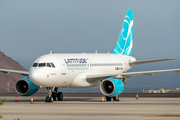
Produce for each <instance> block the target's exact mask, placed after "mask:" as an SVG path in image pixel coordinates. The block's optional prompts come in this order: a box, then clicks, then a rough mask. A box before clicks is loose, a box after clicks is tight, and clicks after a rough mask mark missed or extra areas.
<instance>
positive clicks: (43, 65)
mask: <svg viewBox="0 0 180 120" xmlns="http://www.w3.org/2000/svg"><path fill="white" fill-rule="evenodd" d="M45 66H46V63H39V65H38V67H45Z"/></svg>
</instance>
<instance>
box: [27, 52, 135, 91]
mask: <svg viewBox="0 0 180 120" xmlns="http://www.w3.org/2000/svg"><path fill="white" fill-rule="evenodd" d="M133 61H136V59H135V58H134V57H132V56H127V55H118V54H85V53H82V54H47V55H43V56H41V57H39V58H38V59H36V60H35V62H34V63H38V65H37V66H35V67H33V66H32V67H31V68H30V70H29V78H30V80H31V81H32V82H33V83H35V84H36V85H39V86H43V87H68V88H71V87H73V88H75V87H79V88H81V87H99V84H100V82H95V83H88V82H87V81H86V76H87V75H89V74H93V75H94V74H116V73H124V72H127V71H128V70H129V69H130V68H131V67H132V66H130V65H129V62H133ZM40 63H43V65H44V63H45V66H41V65H40ZM50 63H53V64H54V66H55V67H52V65H51V66H49V67H48V65H47V64H50Z"/></svg>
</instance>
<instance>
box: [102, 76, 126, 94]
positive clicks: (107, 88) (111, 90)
mask: <svg viewBox="0 0 180 120" xmlns="http://www.w3.org/2000/svg"><path fill="white" fill-rule="evenodd" d="M100 90H101V92H102V93H103V94H104V95H105V96H108V97H115V96H117V95H119V94H121V93H122V92H123V90H124V84H123V82H122V81H121V80H120V79H112V78H108V79H106V80H104V81H102V83H101V85H100Z"/></svg>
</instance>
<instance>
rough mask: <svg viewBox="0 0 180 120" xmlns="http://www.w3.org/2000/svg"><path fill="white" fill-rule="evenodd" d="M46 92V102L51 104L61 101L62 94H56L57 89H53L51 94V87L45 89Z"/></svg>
mask: <svg viewBox="0 0 180 120" xmlns="http://www.w3.org/2000/svg"><path fill="white" fill-rule="evenodd" d="M46 89H47V90H48V96H47V97H46V102H53V101H56V100H58V101H62V100H63V93H62V92H58V87H56V88H54V92H52V89H53V88H52V87H46Z"/></svg>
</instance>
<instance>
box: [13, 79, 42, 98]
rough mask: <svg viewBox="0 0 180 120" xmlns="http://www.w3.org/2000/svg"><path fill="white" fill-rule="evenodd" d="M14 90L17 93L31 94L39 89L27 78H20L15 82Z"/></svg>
mask: <svg viewBox="0 0 180 120" xmlns="http://www.w3.org/2000/svg"><path fill="white" fill-rule="evenodd" d="M15 90H16V92H17V93H18V94H19V95H22V96H31V95H33V94H34V93H36V92H37V91H38V90H39V86H37V85H35V84H34V83H32V82H31V80H30V79H28V78H22V79H20V80H18V81H17V82H16V86H15Z"/></svg>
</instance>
